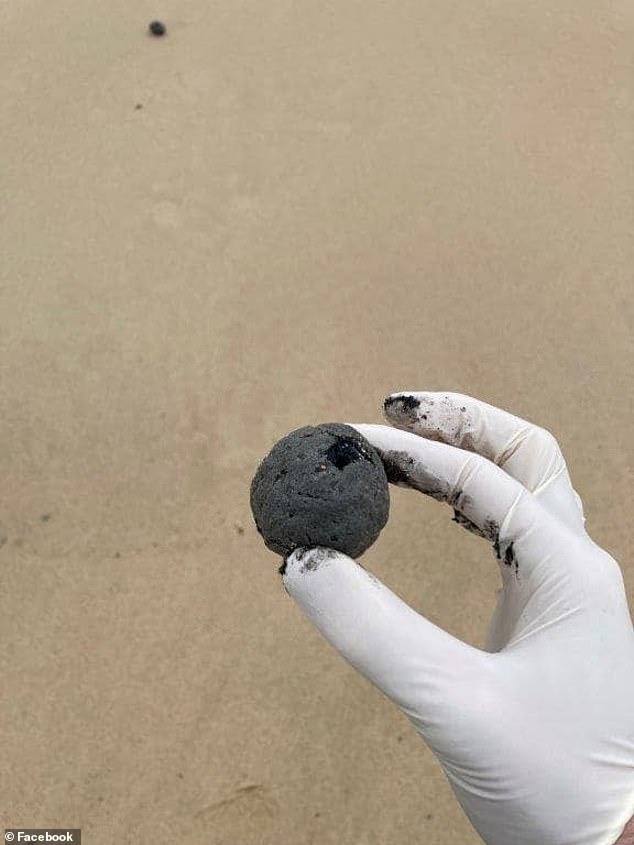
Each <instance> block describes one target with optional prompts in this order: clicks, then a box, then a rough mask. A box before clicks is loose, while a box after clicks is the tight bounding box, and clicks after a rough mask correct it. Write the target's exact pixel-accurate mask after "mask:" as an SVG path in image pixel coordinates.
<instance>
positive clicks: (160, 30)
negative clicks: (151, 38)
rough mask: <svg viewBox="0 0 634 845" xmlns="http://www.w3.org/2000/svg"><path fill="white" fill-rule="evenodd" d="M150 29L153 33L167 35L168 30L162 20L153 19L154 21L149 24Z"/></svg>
mask: <svg viewBox="0 0 634 845" xmlns="http://www.w3.org/2000/svg"><path fill="white" fill-rule="evenodd" d="M148 29H149V30H150V32H151V33H152V35H156V36H161V35H165V33H166V32H167V30H166V28H165V24H164V23H162V22H161V21H152V23H151V24H150V25H149V26H148Z"/></svg>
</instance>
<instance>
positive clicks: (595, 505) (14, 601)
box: [0, 0, 634, 845]
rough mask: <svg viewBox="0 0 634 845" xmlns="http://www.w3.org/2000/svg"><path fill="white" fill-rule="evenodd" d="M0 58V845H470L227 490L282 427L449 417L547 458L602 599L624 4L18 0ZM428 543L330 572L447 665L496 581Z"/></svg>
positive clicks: (395, 715)
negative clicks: (461, 405) (525, 422)
mask: <svg viewBox="0 0 634 845" xmlns="http://www.w3.org/2000/svg"><path fill="white" fill-rule="evenodd" d="M154 18H159V19H161V20H163V21H164V22H165V24H166V26H167V28H168V33H167V35H166V37H164V38H162V39H157V38H152V37H150V36H149V35H148V34H147V25H148V23H149V21H150V20H152V19H154ZM0 30H1V32H2V36H1V37H2V41H3V47H2V58H1V63H2V64H1V68H2V73H1V79H2V82H1V85H2V91H3V93H2V97H1V102H0V117H1V122H2V127H3V128H2V141H1V147H2V156H1V159H2V193H3V206H4V208H3V217H4V219H3V226H2V255H3V262H2V263H3V269H2V280H1V287H0V379H1V391H0V477H1V478H2V489H1V492H0V532H1V534H0V536H1V540H0V544H1V548H0V583H1V587H0V630H1V635H0V650H1V654H2V690H3V704H2V711H3V714H2V723H3V730H2V733H3V742H2V744H3V749H2V762H1V763H0V770H1V774H2V800H1V802H0V816H1V821H2V825H3V826H13V825H15V826H18V825H23V826H41V825H50V826H58V827H66V826H75V827H82V828H83V831H84V842H85V845H112V844H113V843H118V842H122V843H137V842H141V843H159V845H167V843H172V842H182V843H188V845H190V843H191V845H198V843H207V844H208V845H279V843H288V845H291V843H292V845H312V843H315V845H330V844H331V843H332V845H335V843H336V845H379V844H380V845H384V844H385V843H389V845H411V843H413V842H429V843H435V845H450V843H451V845H455V843H457V842H460V843H464V845H467V843H468V845H475V843H476V842H478V841H479V840H478V837H477V836H476V835H475V833H474V832H473V830H472V829H471V827H470V825H469V824H468V822H467V821H466V820H465V818H464V817H463V816H462V813H461V811H460V810H459V808H458V806H457V805H456V803H455V801H454V799H453V796H452V794H451V792H450V790H449V787H448V785H447V784H446V782H445V780H444V778H443V776H442V774H441V771H440V769H439V767H438V766H437V764H436V762H435V760H434V758H433V757H432V755H431V753H430V752H428V751H427V749H426V748H425V746H424V745H423V743H422V742H421V741H420V740H419V739H418V737H417V736H416V735H415V733H414V731H413V729H412V728H411V727H410V726H409V723H408V722H407V721H406V719H405V717H404V716H403V715H401V714H400V713H399V712H398V711H397V710H396V709H395V708H394V707H393V706H392V705H391V704H390V703H389V702H388V701H387V700H386V699H385V698H383V696H382V695H380V694H379V693H378V692H377V691H375V690H374V689H373V687H372V686H371V685H370V684H369V683H368V682H366V681H365V680H364V679H362V678H360V677H359V676H357V674H356V673H355V672H354V671H353V670H352V669H351V668H350V667H349V666H348V665H347V664H346V663H345V662H344V661H343V660H342V659H341V658H340V657H339V656H338V655H337V654H336V653H335V652H334V651H333V650H332V649H331V648H330V647H329V646H328V645H327V644H326V643H325V642H324V641H323V640H322V639H321V638H320V636H319V634H318V633H317V632H316V631H315V630H313V628H312V627H311V626H310V625H309V624H308V622H307V621H305V620H304V618H303V617H302V616H301V614H300V612H299V610H298V609H297V607H296V606H294V604H293V603H292V601H291V600H290V599H289V598H288V596H287V595H286V594H285V592H284V590H283V588H282V586H281V584H280V580H279V577H278V575H277V572H276V569H277V566H278V565H279V561H278V560H277V559H276V558H275V557H274V556H273V555H271V554H270V553H268V552H267V551H266V549H265V548H264V546H263V544H262V543H261V541H260V538H259V537H258V536H257V534H256V532H255V530H254V528H253V525H252V522H251V518H250V512H249V504H248V493H249V482H250V479H251V476H252V474H253V472H254V470H255V467H256V464H257V462H258V461H259V459H260V458H261V457H262V456H263V455H264V454H265V453H266V451H267V450H268V449H269V448H270V446H271V445H272V444H273V442H275V441H276V440H277V439H278V438H279V437H280V436H282V435H283V434H285V433H286V432H287V431H289V430H291V429H293V428H296V427H298V426H301V425H305V424H310V423H317V422H322V421H327V420H341V421H353V422H380V421H381V403H382V400H383V397H384V395H385V394H387V393H390V392H392V391H395V390H399V389H432V390H434V389H435V390H452V391H459V392H463V393H468V394H472V395H475V396H478V397H480V398H482V399H484V400H486V401H488V402H491V403H493V404H496V405H501V406H503V407H504V408H507V409H509V410H511V411H513V412H515V413H517V414H519V415H521V416H524V417H526V418H529V419H531V420H533V421H535V422H537V423H539V424H541V425H543V426H545V427H547V428H549V429H550V430H551V431H553V432H554V433H555V434H556V435H557V437H558V438H559V440H560V442H561V445H562V448H563V450H564V452H565V454H566V456H567V458H568V461H569V464H570V470H571V473H572V476H573V479H574V482H575V485H576V487H577V489H578V490H579V492H580V494H581V495H582V497H583V500H584V503H585V508H586V513H587V517H588V527H589V530H590V532H591V534H592V536H593V537H594V539H595V540H596V541H597V542H599V543H600V544H602V545H604V546H605V547H606V548H607V549H608V550H609V551H610V552H611V553H612V554H613V555H615V556H616V557H617V558H618V559H619V560H620V561H621V563H622V565H623V569H624V574H625V579H626V584H627V587H628V591H629V593H628V594H629V597H630V601H632V598H633V588H634V562H633V561H632V555H631V543H632V539H631V538H632V527H631V511H632V490H631V478H632V458H633V448H632V414H631V409H632V395H633V391H632V387H633V381H632V361H633V344H632V337H633V335H634V332H633V323H634V321H633V319H632V316H633V313H632V287H631V286H632V266H633V258H634V254H633V253H634V249H633V239H632V231H633V226H632V224H633V220H634V217H633V213H632V212H633V208H632V206H633V201H634V200H633V197H634V193H633V188H634V176H633V172H632V149H634V115H633V112H634V103H633V97H632V78H633V77H632V69H633V68H632V51H631V45H632V43H633V40H634V38H633V36H634V8H633V7H632V4H631V3H626V2H624V1H623V2H621V0H615V1H614V2H609V3H608V2H598V3H597V2H586V0H566V2H559V3H556V4H553V3H552V2H543V1H542V0H536V2H533V3H508V2H502V0H499V1H497V2H496V1H495V0H492V1H489V2H483V3H477V4H476V3H473V2H467V0H456V1H455V2H450V3H448V2H446V0H429V1H428V2H421V0H417V2H414V0H401V2H398V3H385V2H379V0H369V2H368V0H365V2H360V0H350V2H347V3H341V2H339V0H323V2H320V3H318V4H308V3H303V4H302V3H296V2H291V0H271V2H268V3H261V2H255V0H217V2H214V3H208V2H202V0H186V1H184V0H181V2H176V0H158V2H147V0H136V2H134V3H131V2H123V0H109V2H107V3H106V2H94V0H93V2H86V0H59V2H57V3H48V2H46V3H45V2H44V1H43V0H20V2H17V0H16V2H5V3H4V4H3V5H2V8H1V10H0ZM450 516H451V513H450V511H449V510H448V509H447V508H443V507H442V506H441V505H439V504H437V503H436V502H433V501H426V500H424V499H423V498H422V497H420V496H415V495H414V494H408V493H406V492H404V491H401V490H394V491H393V496H392V516H391V520H390V522H389V524H388V526H387V528H386V529H385V531H384V533H383V534H382V536H381V538H380V539H379V541H378V542H377V543H376V545H375V546H374V547H373V548H372V549H371V550H370V551H369V552H368V553H367V555H366V556H365V558H364V563H365V565H366V566H367V567H369V568H370V569H371V570H372V571H373V572H374V573H375V574H376V575H377V576H378V577H380V578H382V579H383V580H384V581H385V582H386V583H387V584H388V585H389V586H390V587H391V588H392V589H393V590H395V591H396V592H397V593H398V594H399V595H401V596H403V597H404V598H406V599H407V600H408V601H409V602H411V604H412V605H413V606H414V607H415V608H417V609H418V610H419V611H421V612H423V613H425V614H426V615H427V616H428V617H429V618H430V619H432V620H433V621H434V622H435V623H437V624H439V625H442V626H444V627H445V628H447V629H448V630H449V631H451V632H452V633H454V634H456V635H457V636H460V637H463V638H464V639H466V640H467V641H469V642H471V643H473V644H476V645H481V644H482V641H483V637H484V632H485V630H486V625H487V622H488V618H489V616H490V614H491V611H492V608H493V605H494V601H495V593H496V590H497V587H498V573H497V567H496V565H495V562H494V559H493V555H492V553H491V550H490V548H489V547H488V546H487V544H486V543H484V542H483V541H479V540H478V539H477V538H475V537H473V536H471V535H469V534H468V533H467V532H465V531H463V530H461V529H460V528H459V527H457V526H456V525H455V524H453V523H452V522H451V520H450Z"/></svg>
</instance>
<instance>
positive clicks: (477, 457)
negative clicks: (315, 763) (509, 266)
mask: <svg viewBox="0 0 634 845" xmlns="http://www.w3.org/2000/svg"><path fill="white" fill-rule="evenodd" d="M385 411H386V415H387V417H388V419H389V421H390V422H391V423H392V424H393V425H394V426H396V428H391V427H389V426H382V425H355V426H354V428H356V429H357V430H358V431H359V432H360V433H361V434H363V435H364V436H365V437H366V438H367V439H368V440H369V441H370V443H372V445H373V446H374V447H375V448H376V449H377V450H378V451H379V452H380V453H381V455H382V457H383V460H384V462H385V464H386V468H387V470H388V476H389V477H390V480H391V481H394V482H396V483H399V484H402V485H406V486H408V487H411V488H413V489H414V490H418V491H420V492H422V493H426V494H428V495H431V496H433V497H434V498H436V499H438V500H440V501H443V502H446V503H448V504H449V505H450V506H451V507H453V508H454V509H455V512H456V519H457V521H458V522H460V523H461V524H463V525H465V526H466V527H468V528H470V529H471V530H474V531H476V532H477V533H480V534H481V535H482V536H484V537H486V538H488V539H489V540H490V541H491V542H492V543H493V545H494V550H495V552H496V556H497V558H498V560H499V568H500V573H501V575H502V589H501V591H500V595H499V599H498V603H497V607H496V610H495V612H494V616H493V619H492V622H491V627H490V631H489V636H488V641H487V646H486V648H487V650H486V651H481V650H479V649H477V648H473V647H472V646H470V645H467V644H466V643H464V642H461V641H460V640H458V639H456V638H455V637H453V636H451V635H450V634H448V633H447V632H446V631H443V630H442V629H440V628H438V627H437V626H435V625H433V624H432V623H431V622H429V620H427V619H425V618H424V617H423V616H420V615H419V614H418V613H416V612H415V611H414V610H412V608H410V607H409V606H408V605H407V604H405V603H404V602H403V601H402V600H401V599H400V598H398V597H397V596H396V595H395V594H394V593H392V592H391V591H390V590H388V589H387V587H385V586H384V585H383V584H381V583H379V582H378V581H377V579H376V578H374V577H373V576H372V575H370V574H369V573H368V572H366V570H365V569H363V568H362V567H361V566H359V565H358V564H357V563H356V562H355V561H354V560H352V559H350V558H348V557H346V556H345V555H342V554H340V553H338V552H334V551H331V550H327V549H313V550H305V549H298V550H296V551H295V552H293V554H292V555H290V556H289V558H288V559H287V560H286V562H285V565H284V566H282V568H281V570H280V571H282V572H283V580H284V586H285V588H286V590H287V591H288V593H289V594H290V595H291V596H292V597H293V598H294V599H295V601H296V602H297V603H298V604H299V605H300V607H301V609H302V610H303V612H304V613H305V614H306V616H307V617H308V618H309V619H310V620H311V621H312V622H313V623H314V624H315V625H316V626H317V628H318V629H319V630H320V631H321V633H322V634H323V635H324V637H326V639H327V640H329V641H330V643H331V644H332V645H333V646H334V647H335V648H336V649H338V651H339V652H340V653H341V654H342V655H343V656H344V657H345V658H346V659H347V660H348V661H349V662H350V663H351V664H352V665H353V666H354V667H355V668H356V669H358V670H359V671H360V672H361V673H362V674H363V675H365V677H367V678H368V679H369V680H371V681H372V682H373V683H374V684H376V686H377V687H379V689H381V690H382V691H383V692H384V693H385V694H386V695H387V696H389V698H390V699H392V701H394V702H395V703H396V704H397V705H398V706H399V707H400V708H401V709H402V710H403V711H404V712H405V713H406V714H407V716H408V717H409V718H410V720H411V721H412V723H413V724H414V726H415V728H416V730H417V731H418V732H419V733H420V734H421V736H422V737H423V738H424V740H425V741H426V742H427V744H428V745H429V746H430V748H431V749H432V750H433V752H434V753H435V755H436V757H437V758H438V761H439V762H440V764H441V766H442V768H443V770H444V772H445V774H446V776H447V778H448V780H449V783H450V784H451V787H452V788H453V791H454V793H455V795H456V797H457V799H458V801H459V802H460V804H461V805H462V807H463V809H464V811H465V813H466V814H467V816H468V817H469V819H470V820H471V823H472V824H473V826H474V827H475V829H476V830H477V831H478V832H479V834H480V835H481V836H482V838H483V839H484V840H485V842H487V843H488V844H489V845H613V843H614V842H615V841H616V840H617V838H618V837H619V836H620V835H621V833H622V832H623V830H624V827H625V825H626V823H627V822H628V820H629V819H630V817H631V816H632V815H633V814H634V630H633V627H632V621H631V618H630V614H629V611H628V606H627V598H626V595H625V589H624V585H623V579H622V576H621V571H620V569H619V566H618V564H617V563H616V562H615V560H614V559H613V558H612V557H610V555H609V554H607V552H605V551H604V550H602V549H601V548H599V546H597V545H596V544H595V543H594V542H593V541H592V540H591V539H590V537H589V536H588V534H587V533H586V531H585V529H584V518H583V511H582V506H581V501H580V499H579V497H578V495H577V494H576V493H575V491H574V490H573V488H572V486H571V483H570V478H569V475H568V471H567V469H566V465H565V462H564V459H563V457H562V455H561V452H560V450H559V447H558V445H557V442H556V441H555V439H554V438H553V436H552V435H551V434H549V433H548V432H547V431H545V430H544V429H542V428H538V427H537V426H534V425H531V424H530V423H527V422H525V421H523V420H521V419H518V418H517V417H514V416H512V415H511V414H509V413H506V412H505V411H502V410H500V409H498V408H494V407H492V406H491V405H487V404H485V403H483V402H479V401H478V400H476V399H473V398H471V397H468V396H462V395H459V394H452V393H448V394H445V393H402V394H395V395H394V396H392V397H390V398H388V399H387V400H386V402H385Z"/></svg>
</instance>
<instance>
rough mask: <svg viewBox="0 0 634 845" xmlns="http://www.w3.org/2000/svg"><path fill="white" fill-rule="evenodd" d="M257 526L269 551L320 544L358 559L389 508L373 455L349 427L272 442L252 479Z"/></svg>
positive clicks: (302, 431)
mask: <svg viewBox="0 0 634 845" xmlns="http://www.w3.org/2000/svg"><path fill="white" fill-rule="evenodd" d="M251 510H252V511H253V516H254V519H255V524H256V527H257V529H258V531H259V532H260V534H261V535H262V538H263V540H264V542H265V544H266V545H267V547H268V548H269V549H271V551H273V552H276V553H277V554H279V555H283V556H286V555H288V554H290V553H291V552H292V551H293V549H296V548H298V547H300V546H301V547H306V548H314V547H316V546H322V547H325V548H330V549H336V550H337V551H340V552H343V553H344V554H347V555H349V556H350V557H358V556H359V555H361V554H363V552H364V551H366V549H368V548H369V547H370V546H371V545H372V543H374V541H375V540H376V539H377V537H378V536H379V534H380V533H381V529H382V528H383V527H384V525H385V523H386V522H387V518H388V515H389V510H390V494H389V488H388V480H387V476H386V474H385V469H384V467H383V463H382V462H381V458H380V457H379V455H378V453H377V452H376V451H375V450H374V449H373V448H372V446H371V445H370V444H369V443H368V441H367V440H366V439H365V438H364V437H362V436H361V435H360V434H359V433H358V432H357V431H356V430H355V429H354V428H351V427H350V426H348V425H342V424H341V423H324V424H323V425H318V426H306V427H304V428H299V429H297V430H296V431H292V432H291V433H290V434H288V435H286V437H284V438H282V440H280V441H279V442H278V443H276V444H275V446H274V447H273V449H272V450H271V451H270V452H269V454H268V455H267V456H266V458H264V460H263V461H262V463H261V464H260V466H259V467H258V469H257V472H256V474H255V477H254V478H253V481H252V483H251Z"/></svg>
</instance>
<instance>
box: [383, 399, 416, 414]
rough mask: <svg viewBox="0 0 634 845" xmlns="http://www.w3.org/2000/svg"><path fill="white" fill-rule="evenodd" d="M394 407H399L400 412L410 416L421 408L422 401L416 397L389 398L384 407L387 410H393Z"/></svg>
mask: <svg viewBox="0 0 634 845" xmlns="http://www.w3.org/2000/svg"><path fill="white" fill-rule="evenodd" d="M394 405H399V406H400V407H399V409H398V410H399V411H401V412H402V413H406V414H410V413H412V411H415V410H416V409H417V408H420V399H417V398H416V397H415V396H388V397H387V399H386V400H385V402H384V403H383V406H384V408H385V410H386V411H387V410H388V409H390V408H392V407H393V406H394Z"/></svg>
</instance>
